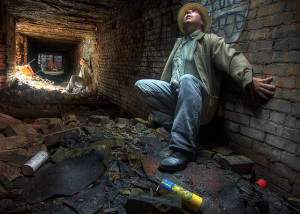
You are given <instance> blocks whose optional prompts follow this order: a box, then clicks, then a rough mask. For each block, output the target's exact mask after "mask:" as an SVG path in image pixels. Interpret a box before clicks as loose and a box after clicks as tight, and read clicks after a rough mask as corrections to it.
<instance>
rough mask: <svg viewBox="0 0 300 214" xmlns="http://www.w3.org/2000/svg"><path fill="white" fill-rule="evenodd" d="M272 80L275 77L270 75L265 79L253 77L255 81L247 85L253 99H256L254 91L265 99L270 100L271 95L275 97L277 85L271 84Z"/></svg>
mask: <svg viewBox="0 0 300 214" xmlns="http://www.w3.org/2000/svg"><path fill="white" fill-rule="evenodd" d="M272 80H273V77H268V78H265V79H261V78H258V77H253V81H252V82H251V83H249V84H248V85H247V86H248V89H249V92H250V95H251V98H252V100H253V99H254V93H257V94H258V95H259V96H260V97H262V98H264V99H265V100H269V99H270V98H271V97H273V96H274V92H273V91H275V89H276V87H275V86H274V85H271V84H269V83H270V82H271V81H272Z"/></svg>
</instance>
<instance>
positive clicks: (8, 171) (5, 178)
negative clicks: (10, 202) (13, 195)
mask: <svg viewBox="0 0 300 214" xmlns="http://www.w3.org/2000/svg"><path fill="white" fill-rule="evenodd" d="M20 176H22V175H21V174H20V173H18V172H17V171H16V170H15V169H14V168H12V167H11V166H9V165H7V164H6V163H3V162H2V161H0V182H1V183H3V184H8V183H10V182H11V181H13V180H15V179H16V178H18V177H20Z"/></svg>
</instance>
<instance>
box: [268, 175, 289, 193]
mask: <svg viewBox="0 0 300 214" xmlns="http://www.w3.org/2000/svg"><path fill="white" fill-rule="evenodd" d="M266 176H267V178H268V180H269V181H270V182H271V183H273V184H274V185H275V186H277V187H280V188H281V189H283V190H285V191H291V185H290V184H289V182H288V181H287V180H286V179H284V178H282V177H281V176H279V175H276V174H274V173H272V172H268V174H267V175H266Z"/></svg>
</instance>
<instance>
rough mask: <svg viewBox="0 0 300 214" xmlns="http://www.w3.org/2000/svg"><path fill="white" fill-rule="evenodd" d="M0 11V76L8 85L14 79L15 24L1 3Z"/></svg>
mask: <svg viewBox="0 0 300 214" xmlns="http://www.w3.org/2000/svg"><path fill="white" fill-rule="evenodd" d="M0 11H1V14H0V17H1V21H0V75H1V78H2V80H3V79H4V77H6V83H7V84H10V83H11V82H12V81H13V79H14V73H15V65H16V58H15V54H16V33H15V29H16V22H15V19H14V17H13V16H12V15H10V14H9V13H8V11H7V10H6V9H5V8H4V6H3V4H2V3H1V4H0ZM2 85H3V84H2Z"/></svg>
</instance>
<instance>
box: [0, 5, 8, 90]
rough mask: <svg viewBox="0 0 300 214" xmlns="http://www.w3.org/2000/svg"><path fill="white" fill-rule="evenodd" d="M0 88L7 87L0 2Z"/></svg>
mask: <svg viewBox="0 0 300 214" xmlns="http://www.w3.org/2000/svg"><path fill="white" fill-rule="evenodd" d="M0 17H1V21H0V90H2V89H4V88H6V87H7V84H6V72H5V68H6V65H5V40H4V32H3V25H4V12H3V5H2V4H0Z"/></svg>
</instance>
